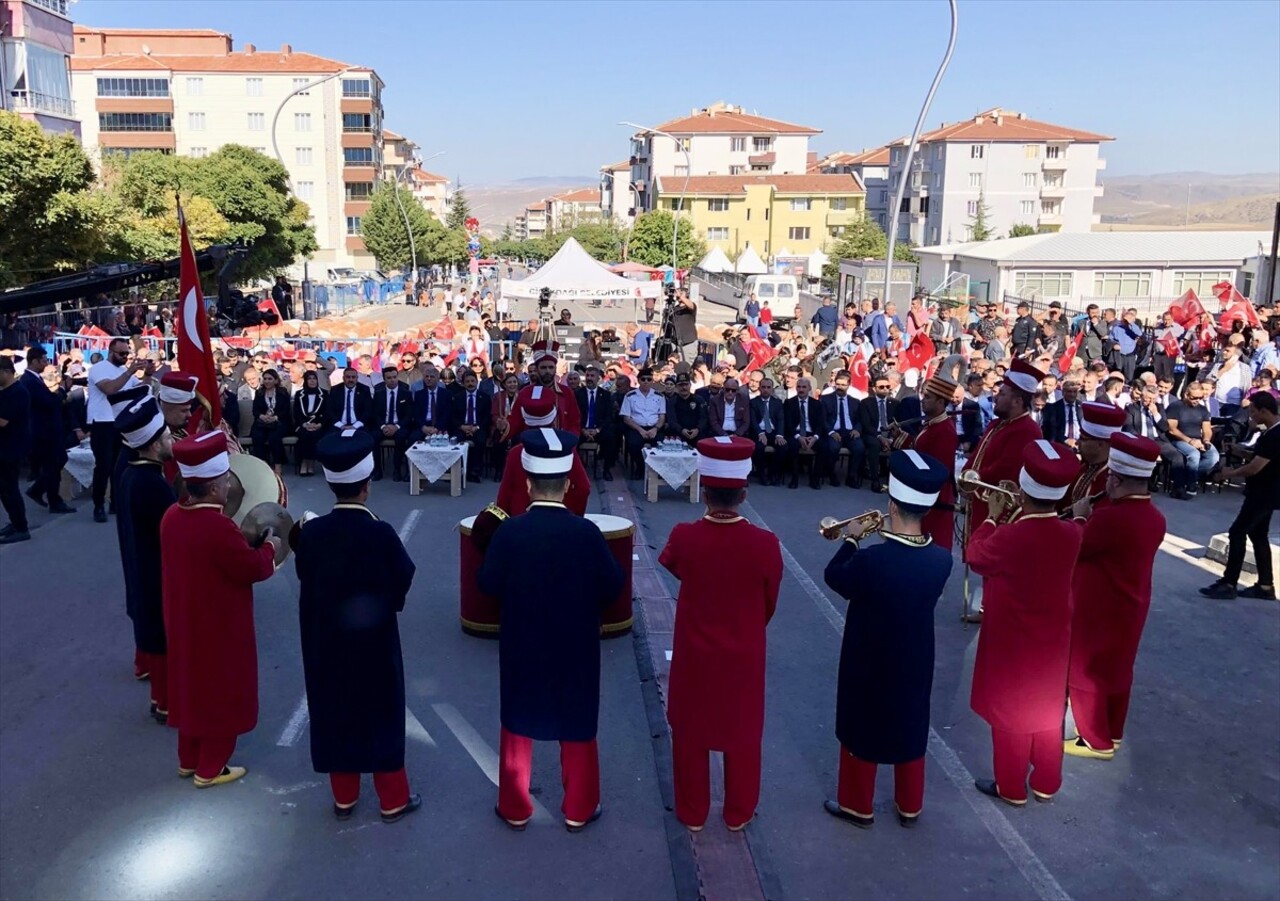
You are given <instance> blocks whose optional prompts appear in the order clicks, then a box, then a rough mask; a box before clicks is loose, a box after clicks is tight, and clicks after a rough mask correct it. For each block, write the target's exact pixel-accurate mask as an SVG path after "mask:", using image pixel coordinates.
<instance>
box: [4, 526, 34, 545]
mask: <svg viewBox="0 0 1280 901" xmlns="http://www.w3.org/2000/svg"><path fill="white" fill-rule="evenodd" d="M30 540H31V533H30V532H28V531H27V530H26V529H14V530H13V531H12V532H9V533H7V534H5V535H0V544H17V543H18V542H19V541H30Z"/></svg>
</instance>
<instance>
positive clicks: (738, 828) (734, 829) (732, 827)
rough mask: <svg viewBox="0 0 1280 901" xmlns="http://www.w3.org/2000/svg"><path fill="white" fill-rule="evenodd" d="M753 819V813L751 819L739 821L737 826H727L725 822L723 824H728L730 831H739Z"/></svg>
mask: <svg viewBox="0 0 1280 901" xmlns="http://www.w3.org/2000/svg"><path fill="white" fill-rule="evenodd" d="M754 819H755V816H754V815H753V816H752V817H751V819H749V820H747V821H746V822H745V823H739V824H738V825H737V826H729V825H728V824H727V823H726V824H725V825H726V826H728V829H729V831H730V832H741V831H742V830H743V829H746V828H747V827H748V826H750V825H751V820H754Z"/></svg>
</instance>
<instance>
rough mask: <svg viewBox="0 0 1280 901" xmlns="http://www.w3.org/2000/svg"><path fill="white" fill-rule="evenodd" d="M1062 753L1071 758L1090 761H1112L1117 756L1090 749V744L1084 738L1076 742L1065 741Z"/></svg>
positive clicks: (1114, 753)
mask: <svg viewBox="0 0 1280 901" xmlns="http://www.w3.org/2000/svg"><path fill="white" fill-rule="evenodd" d="M1062 753H1064V754H1067V755H1069V756H1071V757H1087V758H1089V759H1090V760H1110V759H1111V758H1113V757H1115V756H1116V752H1115V751H1114V750H1112V751H1097V750H1094V749H1093V748H1091V747H1089V743H1088V742H1087V741H1085V740H1084V739H1083V738H1077V739H1076V740H1075V741H1064V742H1063V743H1062Z"/></svg>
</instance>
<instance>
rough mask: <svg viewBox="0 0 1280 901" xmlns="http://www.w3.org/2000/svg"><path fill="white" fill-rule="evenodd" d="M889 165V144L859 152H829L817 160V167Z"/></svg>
mask: <svg viewBox="0 0 1280 901" xmlns="http://www.w3.org/2000/svg"><path fill="white" fill-rule="evenodd" d="M887 165H889V145H888V144H886V145H885V146H883V147H877V148H876V149H875V150H864V151H862V152H861V153H847V152H844V151H837V152H836V153H829V154H827V155H826V157H824V158H823V159H821V160H819V161H818V168H819V169H821V168H822V167H824V166H887Z"/></svg>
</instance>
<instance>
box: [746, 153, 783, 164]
mask: <svg viewBox="0 0 1280 901" xmlns="http://www.w3.org/2000/svg"><path fill="white" fill-rule="evenodd" d="M777 161H778V155H777V154H776V153H755V154H752V155H751V156H749V157H747V163H748V164H750V165H752V166H772V165H773V164H774V163H776V162H777Z"/></svg>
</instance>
